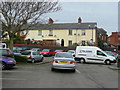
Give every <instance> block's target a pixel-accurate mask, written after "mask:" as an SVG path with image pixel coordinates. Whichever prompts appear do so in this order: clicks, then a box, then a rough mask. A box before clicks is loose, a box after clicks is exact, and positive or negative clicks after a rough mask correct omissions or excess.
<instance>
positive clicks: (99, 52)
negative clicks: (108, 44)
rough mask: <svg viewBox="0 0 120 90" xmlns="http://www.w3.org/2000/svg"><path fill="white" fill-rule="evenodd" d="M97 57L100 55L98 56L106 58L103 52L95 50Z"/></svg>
mask: <svg viewBox="0 0 120 90" xmlns="http://www.w3.org/2000/svg"><path fill="white" fill-rule="evenodd" d="M97 55H100V56H106V55H105V54H104V53H103V52H101V51H99V50H97Z"/></svg>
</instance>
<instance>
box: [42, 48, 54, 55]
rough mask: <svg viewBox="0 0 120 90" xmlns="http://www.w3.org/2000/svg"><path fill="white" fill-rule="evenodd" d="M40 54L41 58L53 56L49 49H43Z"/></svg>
mask: <svg viewBox="0 0 120 90" xmlns="http://www.w3.org/2000/svg"><path fill="white" fill-rule="evenodd" d="M40 53H41V54H42V55H43V56H52V55H54V52H53V51H52V50H51V49H43V50H42V51H41V52H40Z"/></svg>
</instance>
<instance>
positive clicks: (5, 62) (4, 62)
mask: <svg viewBox="0 0 120 90" xmlns="http://www.w3.org/2000/svg"><path fill="white" fill-rule="evenodd" d="M15 65H16V61H15V60H14V58H11V57H5V56H0V66H1V67H2V70H4V69H8V68H12V67H13V66H15Z"/></svg>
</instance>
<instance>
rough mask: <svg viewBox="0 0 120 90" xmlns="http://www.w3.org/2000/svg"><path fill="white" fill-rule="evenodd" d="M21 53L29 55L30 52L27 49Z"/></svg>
mask: <svg viewBox="0 0 120 90" xmlns="http://www.w3.org/2000/svg"><path fill="white" fill-rule="evenodd" d="M21 54H22V55H30V54H31V52H29V51H24V52H22V53H21Z"/></svg>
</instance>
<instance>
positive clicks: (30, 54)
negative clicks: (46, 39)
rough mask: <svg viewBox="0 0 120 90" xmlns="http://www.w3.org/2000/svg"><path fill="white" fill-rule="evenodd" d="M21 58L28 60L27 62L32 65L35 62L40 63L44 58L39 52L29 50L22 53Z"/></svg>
mask: <svg viewBox="0 0 120 90" xmlns="http://www.w3.org/2000/svg"><path fill="white" fill-rule="evenodd" d="M21 56H26V57H27V58H28V59H27V62H32V63H35V62H37V61H40V62H42V61H43V58H44V57H43V55H41V54H40V52H36V51H31V50H26V51H24V52H22V53H21Z"/></svg>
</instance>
